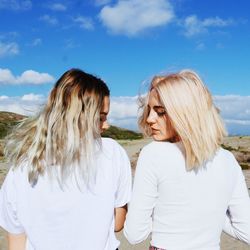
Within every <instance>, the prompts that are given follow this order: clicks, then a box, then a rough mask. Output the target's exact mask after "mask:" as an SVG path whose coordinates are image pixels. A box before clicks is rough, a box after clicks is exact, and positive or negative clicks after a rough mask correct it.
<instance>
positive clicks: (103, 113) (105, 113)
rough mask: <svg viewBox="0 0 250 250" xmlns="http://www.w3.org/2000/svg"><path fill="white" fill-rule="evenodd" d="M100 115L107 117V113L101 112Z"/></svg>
mask: <svg viewBox="0 0 250 250" xmlns="http://www.w3.org/2000/svg"><path fill="white" fill-rule="evenodd" d="M100 114H102V115H107V114H108V112H101V113H100Z"/></svg>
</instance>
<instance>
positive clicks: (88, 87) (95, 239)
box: [0, 69, 131, 250]
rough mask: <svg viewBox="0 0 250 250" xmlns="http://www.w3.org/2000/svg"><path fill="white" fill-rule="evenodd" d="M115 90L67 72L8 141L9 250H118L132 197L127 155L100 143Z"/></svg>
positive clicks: (4, 191)
mask: <svg viewBox="0 0 250 250" xmlns="http://www.w3.org/2000/svg"><path fill="white" fill-rule="evenodd" d="M108 112H109V89H108V87H107V85H106V84H105V83H104V82H103V81H102V80H101V79H99V78H97V77H95V76H93V75H90V74H87V73H85V72H83V71H81V70H79V69H71V70H69V71H67V72H65V73H64V74H63V75H62V76H61V77H60V79H59V80H58V81H57V82H56V84H55V86H54V88H53V89H52V91H51V93H50V95H49V98H48V102H47V104H46V105H45V107H44V108H43V110H42V111H41V112H40V114H39V115H38V116H36V117H33V118H27V119H25V120H24V121H23V122H22V123H21V124H20V125H19V126H18V127H17V128H16V129H15V130H14V131H13V133H12V134H11V135H10V136H9V138H8V141H7V146H6V152H5V153H6V154H5V156H6V158H7V159H8V160H9V162H10V163H11V164H12V167H11V169H10V171H9V173H8V175H7V177H6V179H5V181H4V183H3V185H2V188H1V191H0V226H2V227H3V228H4V229H5V230H6V231H7V232H8V241H9V250H24V249H26V250H33V249H36V250H80V249H81V250H82V249H94V250H104V249H105V250H115V249H116V248H117V247H118V245H119V241H117V240H116V238H115V231H120V230H121V229H122V228H123V223H124V220H125V215H126V204H127V202H128V200H129V197H130V189H131V172H130V171H131V170H130V163H129V160H128V157H127V155H126V153H125V151H124V150H123V149H122V148H121V146H119V144H118V143H116V142H115V141H114V140H112V139H108V138H101V132H102V131H103V130H104V129H106V128H107V127H108V124H107V115H108Z"/></svg>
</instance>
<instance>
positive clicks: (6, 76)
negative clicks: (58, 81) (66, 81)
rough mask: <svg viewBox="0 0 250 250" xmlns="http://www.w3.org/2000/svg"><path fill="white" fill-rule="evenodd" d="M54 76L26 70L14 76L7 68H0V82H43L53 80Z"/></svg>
mask: <svg viewBox="0 0 250 250" xmlns="http://www.w3.org/2000/svg"><path fill="white" fill-rule="evenodd" d="M53 81H54V77H53V76H51V75H49V74H48V73H39V72H36V71H34V70H26V71H24V72H23V73H22V74H21V75H20V76H14V75H13V74H12V72H11V71H10V70H9V69H1V68H0V84H36V85H38V84H45V83H49V82H53Z"/></svg>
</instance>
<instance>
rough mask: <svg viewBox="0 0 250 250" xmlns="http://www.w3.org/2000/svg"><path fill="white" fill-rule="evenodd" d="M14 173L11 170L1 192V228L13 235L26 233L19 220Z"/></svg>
mask: <svg viewBox="0 0 250 250" xmlns="http://www.w3.org/2000/svg"><path fill="white" fill-rule="evenodd" d="M16 195H17V194H16V189H15V185H14V172H13V170H12V169H10V171H9V173H8V174H7V176H6V178H5V180H4V183H3V185H2V187H1V190H0V226H1V227H3V228H4V229H5V230H6V231H7V232H9V233H12V234H20V233H23V232H24V229H23V227H22V226H21V224H20V222H19V220H18V218H17V199H16Z"/></svg>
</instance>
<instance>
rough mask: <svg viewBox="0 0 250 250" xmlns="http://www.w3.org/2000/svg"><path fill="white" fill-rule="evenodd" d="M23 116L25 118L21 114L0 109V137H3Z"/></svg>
mask: <svg viewBox="0 0 250 250" xmlns="http://www.w3.org/2000/svg"><path fill="white" fill-rule="evenodd" d="M23 118H25V116H23V115H19V114H15V113H12V112H4V111H0V139H3V138H4V137H5V136H6V135H7V133H8V131H9V130H10V129H11V128H12V127H13V126H14V125H16V124H17V123H18V122H19V121H21V120H22V119H23Z"/></svg>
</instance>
